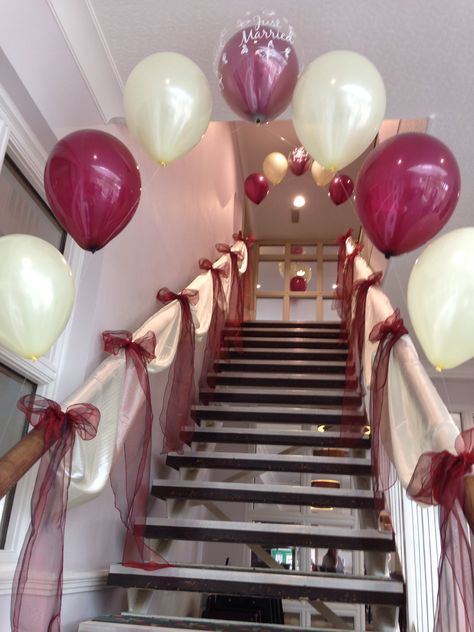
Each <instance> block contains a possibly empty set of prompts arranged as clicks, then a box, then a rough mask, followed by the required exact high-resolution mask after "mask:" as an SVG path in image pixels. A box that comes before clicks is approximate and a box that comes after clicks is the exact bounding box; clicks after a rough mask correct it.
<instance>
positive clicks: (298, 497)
mask: <svg viewBox="0 0 474 632" xmlns="http://www.w3.org/2000/svg"><path fill="white" fill-rule="evenodd" d="M152 494H153V495H154V496H156V497H157V498H163V499H165V498H189V499H195V500H222V501H227V502H256V503H277V504H286V505H314V506H318V507H331V506H334V507H357V508H371V509H373V508H374V495H373V492H372V491H368V490H359V489H345V488H342V489H341V488H339V489H334V488H325V487H302V486H301V485H275V484H267V483H265V484H264V485H259V484H255V483H222V482H218V481H191V480H174V481H170V480H167V479H162V480H160V479H156V480H154V481H153V485H152Z"/></svg>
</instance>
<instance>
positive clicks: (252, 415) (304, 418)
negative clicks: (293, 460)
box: [192, 406, 366, 426]
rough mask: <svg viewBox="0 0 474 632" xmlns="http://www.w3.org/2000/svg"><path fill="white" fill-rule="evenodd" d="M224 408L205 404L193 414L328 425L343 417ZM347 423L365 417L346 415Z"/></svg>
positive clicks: (206, 417)
mask: <svg viewBox="0 0 474 632" xmlns="http://www.w3.org/2000/svg"><path fill="white" fill-rule="evenodd" d="M221 408H222V410H209V411H206V410H205V409H206V406H204V407H203V408H202V409H201V410H199V411H193V413H192V416H193V418H194V419H196V420H197V421H204V420H214V421H251V422H259V423H282V424H311V425H321V424H324V425H326V426H338V425H340V423H341V417H340V416H339V415H338V416H336V415H325V414H324V412H311V411H308V413H299V414H292V413H291V412H283V413H278V412H272V413H266V412H260V411H259V410H258V409H256V410H254V409H253V408H251V407H249V410H248V412H247V411H245V412H244V411H232V410H230V409H228V408H226V407H225V406H222V407H221ZM344 421H345V423H350V424H354V425H356V426H361V425H364V424H365V423H366V422H365V418H361V417H360V416H354V417H352V416H349V415H348V416H346V417H345V418H344Z"/></svg>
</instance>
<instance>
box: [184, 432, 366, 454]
mask: <svg viewBox="0 0 474 632" xmlns="http://www.w3.org/2000/svg"><path fill="white" fill-rule="evenodd" d="M208 436H209V437H211V439H206V437H208ZM215 438H217V440H218V441H222V442H225V441H229V442H232V443H239V442H241V443H250V444H252V441H254V442H255V443H267V444H270V445H272V444H273V445H289V446H290V445H293V443H292V442H293V441H296V442H297V445H300V444H301V445H305V446H307V447H317V446H322V447H341V448H343V447H356V443H357V447H361V446H364V447H365V448H366V449H368V448H370V438H369V437H365V436H364V437H361V436H360V434H354V436H353V437H348V436H342V437H341V435H340V433H339V432H315V431H314V430H286V429H285V430H279V429H272V430H267V429H265V430H261V429H258V428H198V429H197V430H196V431H195V433H194V437H193V441H202V442H205V441H208V442H209V443H211V442H212V443H215V442H216V439H215ZM230 439H232V441H230ZM273 442H276V443H273Z"/></svg>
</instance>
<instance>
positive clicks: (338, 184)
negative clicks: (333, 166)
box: [328, 173, 354, 206]
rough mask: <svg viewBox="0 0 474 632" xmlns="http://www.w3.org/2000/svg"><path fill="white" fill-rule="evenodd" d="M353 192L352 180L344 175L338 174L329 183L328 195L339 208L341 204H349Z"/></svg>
mask: <svg viewBox="0 0 474 632" xmlns="http://www.w3.org/2000/svg"><path fill="white" fill-rule="evenodd" d="M353 191H354V183H353V182H352V179H351V178H350V177H349V176H346V174H344V173H338V174H337V176H335V177H334V178H333V179H332V180H331V182H330V183H329V189H328V195H329V197H330V198H331V200H332V201H333V202H334V204H336V205H337V206H339V204H343V203H344V202H347V200H348V199H349V198H350V197H351V195H352V192H353Z"/></svg>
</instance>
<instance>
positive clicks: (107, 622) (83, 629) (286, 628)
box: [79, 614, 343, 632]
mask: <svg viewBox="0 0 474 632" xmlns="http://www.w3.org/2000/svg"><path fill="white" fill-rule="evenodd" d="M117 626H120V627H117ZM304 629H305V632H328V629H327V628H324V629H322V628H304ZM112 630H113V631H114V632H118V631H120V630H123V632H147V631H148V630H150V631H151V632H154V631H156V632H159V631H160V630H177V631H178V632H181V631H182V630H201V632H301V628H300V627H299V626H298V627H294V626H292V625H283V624H282V625H276V624H272V623H254V622H246V621H223V620H221V619H219V620H218V619H194V618H192V617H168V616H156V615H155V616H152V615H129V614H122V615H113V614H112V615H105V616H101V617H96V618H95V619H92V620H90V621H84V622H83V623H81V624H80V626H79V632H112ZM330 632H343V630H336V629H335V628H331V630H330Z"/></svg>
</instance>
